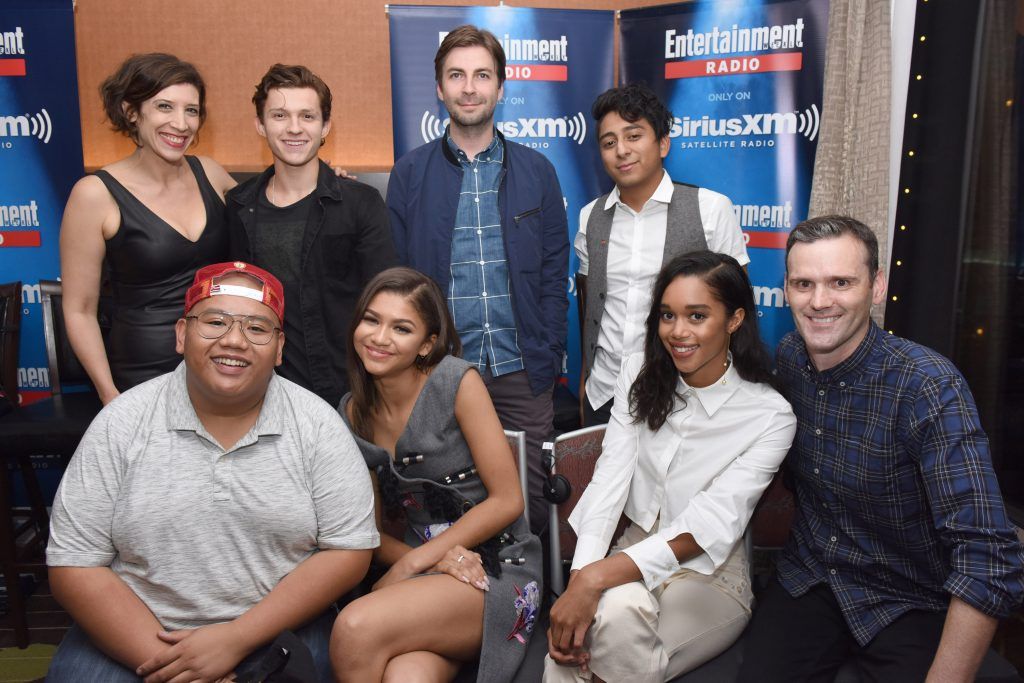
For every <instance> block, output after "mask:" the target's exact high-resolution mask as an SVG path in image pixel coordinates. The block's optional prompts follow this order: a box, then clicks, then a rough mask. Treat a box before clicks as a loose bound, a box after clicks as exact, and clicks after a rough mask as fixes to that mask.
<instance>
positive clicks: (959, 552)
mask: <svg viewBox="0 0 1024 683" xmlns="http://www.w3.org/2000/svg"><path fill="white" fill-rule="evenodd" d="M786 270H787V272H786V294H787V297H788V301H789V304H790V306H791V308H792V311H793V318H794V320H795V322H796V328H797V329H796V332H792V333H790V334H789V335H787V336H786V337H785V338H784V339H783V340H782V342H781V343H780V345H779V348H778V351H777V361H778V372H779V377H780V379H781V380H782V382H783V385H784V387H785V390H786V395H787V397H788V398H789V400H790V401H791V402H792V404H793V410H794V411H795V412H796V415H797V418H798V420H799V422H798V427H797V436H796V440H795V441H794V442H793V448H792V450H791V451H790V454H789V458H788V459H787V463H786V466H787V469H788V471H789V473H790V475H791V477H792V482H793V484H794V485H795V494H796V501H797V512H796V517H795V519H794V522H793V529H792V533H791V536H790V539H789V543H788V544H787V545H786V548H785V549H784V550H783V553H782V556H781V558H780V559H779V562H778V577H777V580H776V581H773V582H772V584H771V585H770V586H769V587H768V589H766V591H765V594H764V595H763V596H762V597H761V600H760V602H759V606H758V609H757V610H756V611H755V614H754V619H753V622H752V624H751V627H750V634H749V639H748V649H747V656H746V659H745V662H744V666H743V671H742V672H741V680H744V681H759V682H762V681H797V680H821V681H832V680H834V677H835V672H836V670H837V669H838V668H839V666H840V665H842V664H843V663H844V662H845V661H846V660H848V659H851V658H852V659H853V660H855V662H856V664H857V666H858V668H859V669H860V671H861V674H862V676H863V677H864V678H865V679H866V680H879V681H914V680H924V679H925V678H926V677H928V678H929V680H943V681H946V680H957V681H961V680H962V681H967V680H973V679H974V674H975V672H976V671H977V667H978V665H979V664H980V662H981V659H982V658H983V657H984V654H985V652H986V650H987V649H988V646H989V643H990V641H991V639H992V634H993V633H994V631H995V628H996V623H997V619H998V618H1000V617H1005V616H1007V615H1008V614H1009V613H1010V612H1011V611H1012V610H1013V609H1015V608H1016V607H1017V606H1018V605H1020V603H1021V599H1022V594H1024V576H1022V565H1024V554H1022V549H1021V545H1020V543H1019V542H1018V540H1017V536H1016V533H1015V529H1014V527H1013V525H1012V524H1011V523H1010V521H1009V519H1008V517H1007V515H1006V511H1005V509H1004V507H1003V500H1002V496H1001V494H1000V492H999V485H998V483H997V481H996V476H995V473H994V471H993V469H992V462H991V458H990V456H989V449H988V439H987V438H986V436H985V433H984V432H983V431H982V428H981V424H980V421H979V419H978V412H977V409H976V408H975V405H974V399H973V397H972V396H971V393H970V390H969V389H968V387H967V383H966V381H965V380H964V378H963V376H962V375H961V374H960V372H959V371H958V370H957V369H956V367H955V366H954V365H953V364H952V363H951V362H950V361H949V360H948V359H946V358H944V357H943V356H941V355H939V354H938V353H936V352H934V351H932V350H931V349H927V348H925V347H923V346H920V345H919V344H915V343H914V342H911V341H908V340H906V339H902V338H900V337H896V336H893V335H889V334H886V333H884V332H883V331H881V330H880V329H878V327H877V326H875V324H874V323H872V322H871V318H870V316H869V314H870V310H871V305H872V304H873V303H875V304H877V303H880V302H881V301H882V300H883V298H884V296H885V286H886V283H885V277H884V275H883V274H882V272H881V271H879V268H878V243H877V241H876V239H875V236H874V234H873V233H872V232H871V230H870V229H869V228H868V227H867V226H865V225H864V224H863V223H860V222H859V221H856V220H854V219H852V218H846V217H841V216H825V217H821V218H814V219H810V220H807V221H804V222H803V223H801V224H799V225H798V226H797V227H796V228H795V229H794V230H793V231H792V233H791V234H790V236H789V240H788V242H787V244H786Z"/></svg>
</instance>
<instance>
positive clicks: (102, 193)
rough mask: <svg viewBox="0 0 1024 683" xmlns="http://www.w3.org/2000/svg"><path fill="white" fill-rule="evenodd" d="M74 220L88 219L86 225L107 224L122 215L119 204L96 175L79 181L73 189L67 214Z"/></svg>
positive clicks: (69, 197)
mask: <svg viewBox="0 0 1024 683" xmlns="http://www.w3.org/2000/svg"><path fill="white" fill-rule="evenodd" d="M69 213H70V214H72V217H73V218H79V219H84V218H87V219H89V220H86V221H85V222H86V223H93V224H95V223H107V222H108V221H109V220H110V218H111V217H114V218H116V217H117V216H119V215H120V212H119V210H118V208H117V202H115V201H114V198H113V197H112V196H111V195H110V192H109V191H108V190H107V186H106V185H104V184H103V181H102V180H100V179H99V178H97V177H96V176H94V175H87V176H85V177H84V178H81V179H79V181H78V182H76V183H75V185H74V187H72V188H71V194H70V195H69V196H68V203H67V209H66V210H65V214H69Z"/></svg>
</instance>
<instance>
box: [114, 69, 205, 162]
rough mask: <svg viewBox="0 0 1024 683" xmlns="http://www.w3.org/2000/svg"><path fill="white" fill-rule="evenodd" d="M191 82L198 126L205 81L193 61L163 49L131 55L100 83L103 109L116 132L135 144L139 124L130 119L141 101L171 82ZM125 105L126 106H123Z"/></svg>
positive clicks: (203, 113)
mask: <svg viewBox="0 0 1024 683" xmlns="http://www.w3.org/2000/svg"><path fill="white" fill-rule="evenodd" d="M181 84H186V85H192V86H195V89H196V90H198V91H199V125H200V126H202V125H203V122H204V121H206V84H205V83H204V82H203V77H202V76H200V75H199V70H198V69H196V67H194V66H193V65H192V64H189V63H188V62H185V61H182V60H180V59H178V58H177V57H175V56H174V55H169V54H166V53H164V52H149V53H146V54H141V55H132V56H131V57H129V58H128V59H126V60H124V62H123V63H122V64H121V66H120V67H118V69H117V71H115V72H114V73H112V74H111V75H110V76H108V77H107V79H106V80H105V81H103V83H102V84H101V85H100V100H101V101H102V102H103V111H104V112H105V113H106V115H107V118H108V119H109V120H110V123H111V126H112V127H113V129H114V130H115V131H118V132H121V133H124V134H125V135H127V136H128V137H130V138H131V139H132V140H133V141H134V142H135V143H136V144H137V143H138V142H139V140H138V136H137V131H138V125H137V124H136V122H134V121H132V120H130V119H131V115H132V114H133V113H134V114H138V113H139V107H140V106H141V105H142V103H143V102H145V101H146V100H148V99H149V98H151V97H153V96H154V95H156V94H157V93H158V92H160V91H161V90H163V89H164V88H169V87H170V86H172V85H181ZM122 105H126V106H122Z"/></svg>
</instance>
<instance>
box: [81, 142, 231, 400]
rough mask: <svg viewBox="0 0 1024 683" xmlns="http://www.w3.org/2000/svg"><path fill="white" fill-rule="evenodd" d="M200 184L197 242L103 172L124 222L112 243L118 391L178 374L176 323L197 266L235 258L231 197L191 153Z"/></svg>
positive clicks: (111, 344) (110, 353)
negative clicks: (202, 223)
mask: <svg viewBox="0 0 1024 683" xmlns="http://www.w3.org/2000/svg"><path fill="white" fill-rule="evenodd" d="M185 159H186V161H188V165H189V167H190V168H191V169H192V173H193V174H194V175H195V177H196V182H197V183H198V184H199V192H200V194H202V197H203V206H204V207H205V208H206V227H205V228H204V229H203V232H202V234H201V235H200V236H199V239H197V240H196V241H195V242H193V241H192V240H190V239H188V238H187V237H185V236H184V235H182V234H181V233H180V232H178V231H177V230H175V229H174V228H172V227H171V226H170V225H168V224H167V222H166V221H164V220H163V219H162V218H160V217H159V216H157V215H156V214H155V213H153V212H152V211H151V210H150V209H149V208H148V207H146V205H145V204H143V203H142V202H141V201H139V200H138V198H136V197H135V195H133V194H132V193H131V192H129V191H128V190H127V188H125V187H124V185H122V184H121V183H119V182H117V181H116V180H115V179H114V177H113V176H111V175H110V174H109V173H107V172H106V171H96V177H97V178H99V179H100V180H102V181H103V184H104V185H106V187H107V190H108V191H109V192H110V194H111V196H112V197H113V198H114V201H115V202H117V206H118V208H119V209H120V211H121V227H120V228H119V229H118V231H117V234H116V235H114V236H113V237H112V238H110V239H109V240H107V244H106V250H107V254H106V263H107V266H108V268H109V279H110V283H111V286H112V294H113V307H112V309H113V310H112V311H111V326H110V334H109V336H108V337H107V340H106V346H107V361H108V362H109V363H110V372H111V374H112V375H113V377H114V385H115V386H116V387H117V389H118V391H127V390H128V389H131V388H132V387H133V386H135V385H136V384H141V383H142V382H145V381H146V380H150V379H153V378H154V377H157V376H158V375H162V374H164V373H167V372H170V371H171V370H173V369H174V368H175V367H176V366H177V365H178V363H179V362H180V361H181V356H179V355H178V354H177V352H175V350H174V323H175V322H176V321H177V320H178V318H180V317H181V316H182V311H184V309H185V291H186V290H187V289H188V288H189V285H191V284H192V278H193V277H194V276H195V272H196V270H198V269H199V268H202V267H203V266H206V265H210V264H211V263H218V262H221V261H226V260H227V254H228V234H227V227H226V223H225V220H224V219H225V216H224V202H223V200H222V199H221V197H220V194H219V193H218V192H217V190H215V189H214V188H213V186H212V185H211V184H210V181H209V180H208V179H207V177H206V172H205V171H204V170H203V166H202V164H201V163H200V162H199V160H198V159H196V158H195V157H191V156H189V157H185Z"/></svg>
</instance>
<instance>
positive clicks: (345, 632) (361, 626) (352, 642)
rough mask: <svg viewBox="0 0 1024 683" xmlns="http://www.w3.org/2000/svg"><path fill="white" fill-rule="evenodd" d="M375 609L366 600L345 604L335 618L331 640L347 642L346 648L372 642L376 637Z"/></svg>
mask: <svg viewBox="0 0 1024 683" xmlns="http://www.w3.org/2000/svg"><path fill="white" fill-rule="evenodd" d="M375 621H376V619H375V618H374V615H373V609H372V607H371V606H370V605H368V604H366V601H364V600H356V601H355V602H350V603H349V604H348V605H346V606H345V608H344V609H343V610H341V613H340V614H338V618H337V619H335V620H334V628H333V629H332V630H331V640H332V641H341V642H343V643H345V646H346V649H350V648H354V647H355V648H357V647H359V645H360V643H366V644H371V643H372V641H373V640H374V639H375V631H374V628H373V624H374V622H375Z"/></svg>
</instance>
